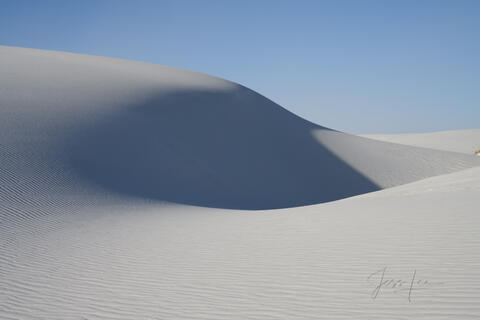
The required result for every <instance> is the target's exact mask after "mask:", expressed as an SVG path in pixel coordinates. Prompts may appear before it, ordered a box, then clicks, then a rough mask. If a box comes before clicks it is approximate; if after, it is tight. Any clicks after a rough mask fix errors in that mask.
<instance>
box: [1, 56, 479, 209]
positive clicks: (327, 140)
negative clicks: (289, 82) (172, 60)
mask: <svg viewBox="0 0 480 320" xmlns="http://www.w3.org/2000/svg"><path fill="white" fill-rule="evenodd" d="M0 58H1V61H2V64H1V70H0V87H1V88H2V91H1V92H0V94H1V96H0V98H1V101H2V107H1V110H0V112H1V114H0V117H1V119H2V122H3V123H4V125H2V127H1V128H0V130H1V132H0V133H1V135H0V139H1V144H0V148H1V153H0V157H1V159H0V161H1V163H2V167H1V171H0V181H1V182H2V187H3V188H2V191H1V194H0V197H1V198H0V199H1V200H2V206H5V207H6V208H7V209H8V210H12V207H15V206H18V205H21V206H27V207H28V206H30V205H33V206H37V207H39V208H42V207H43V208H45V207H52V206H56V205H65V206H68V205H69V204H72V205H74V204H75V205H78V206H80V207H81V206H82V205H83V204H85V205H89V204H92V205H94V204H95V203H102V202H104V201H105V199H110V200H111V199H122V201H124V200H125V199H133V198H138V199H147V200H149V201H161V202H168V203H179V204H187V205H194V206H204V207H215V208H228V209H247V210H256V209H275V208H285V207H296V206H304V205H311V204H317V203H322V202H328V201H333V200H338V199H342V198H346V197H350V196H354V195H358V194H362V193H366V192H371V191H376V190H379V189H382V188H387V187H391V186H395V185H399V184H405V183H409V182H412V181H416V180H419V179H424V178H427V177H430V176H434V175H439V174H445V173H450V172H454V171H458V170H462V169H465V168H469V167H473V166H476V165H478V164H479V163H480V159H478V158H477V157H472V156H467V155H462V154H456V153H451V152H441V151H435V150H428V149H422V148H414V147H407V146H401V145H397V144H389V143H384V142H379V141H374V140H370V139H365V138H361V137H357V136H353V135H349V134H345V133H342V132H337V131H334V130H330V129H328V128H324V127H321V126H318V125H315V124H313V123H311V122H308V121H306V120H304V119H302V118H299V117H297V116H296V115H294V114H292V113H291V112H289V111H287V110H285V109H284V108H282V107H280V106H279V105H277V104H275V103H274V102H272V101H270V100H268V99H266V98H265V97H263V96H261V95H259V94H257V93H255V92H253V91H251V90H249V89H247V88H245V87H243V86H240V85H238V84H235V83H232V82H229V81H226V80H222V79H218V78H214V77H211V76H208V75H204V74H200V73H195V72H191V71H185V70H180V69H175V68H170V67H164V66H157V65H151V64H146V63H140V62H132V61H125V60H118V59H109V58H103V57H95V56H87V55H77V54H70V53H60V52H53V51H43V50H33V49H22V48H12V47H0ZM110 200H109V201H110ZM112 201H113V200H112Z"/></svg>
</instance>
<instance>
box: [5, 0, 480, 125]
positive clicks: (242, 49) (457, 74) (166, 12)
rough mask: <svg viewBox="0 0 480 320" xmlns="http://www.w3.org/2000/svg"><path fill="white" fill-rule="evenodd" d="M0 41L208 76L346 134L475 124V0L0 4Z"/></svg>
mask: <svg viewBox="0 0 480 320" xmlns="http://www.w3.org/2000/svg"><path fill="white" fill-rule="evenodd" d="M0 44H2V45H9V46H20V47H31V48H40V49H50V50H61V51H69V52H77V53H86V54H94V55H101V56H109V57H118V58H125V59H133V60H140V61H146V62H152V63H156V64H163V65H169V66H175V67H180V68H185V69H190V70H195V71H200V72H204V73H208V74H211V75H215V76H218V77H222V78H226V79H228V80H232V81H235V82H239V83H241V84H243V85H245V86H247V87H249V88H252V89H254V90H256V91H258V92H260V93H261V94H263V95H265V96H267V97H268V98H270V99H272V100H274V101H276V102H277V103H279V104H280V105H282V106H284V107H285V108H287V109H289V110H291V111H292V112H294V113H296V114H298V115H300V116H302V117H305V118H307V119H309V120H311V121H313V122H316V123H318V124H320V125H324V126H328V127H331V128H334V129H338V130H343V131H347V132H352V133H377V132H392V133H397V132H427V131H439V130H449V129H462V128H480V1H462V0H457V1H455V0H451V1H441V0H437V1H426V0H424V1H405V0H402V1H400V0H399V1H388V0H384V1H367V0H364V1H355V0H352V1H342V0H337V1H293V0H292V1H261V0H257V1H227V0H224V1H207V0H205V1H202V0H197V1H181V0H175V1H141V0H137V1H85V0H83V1H73V0H72V1H48V0H45V1H21V0H15V1H5V0H0ZM0 63H1V61H0Z"/></svg>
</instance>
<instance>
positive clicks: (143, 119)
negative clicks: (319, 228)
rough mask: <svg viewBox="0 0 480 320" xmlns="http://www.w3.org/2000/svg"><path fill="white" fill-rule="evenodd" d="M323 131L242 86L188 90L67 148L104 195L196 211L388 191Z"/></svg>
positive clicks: (118, 114)
mask: <svg viewBox="0 0 480 320" xmlns="http://www.w3.org/2000/svg"><path fill="white" fill-rule="evenodd" d="M314 129H316V130H318V129H320V130H328V129H325V128H322V127H319V126H317V125H314V124H312V123H310V122H308V121H306V120H303V119H301V118H299V117H297V116H295V115H293V114H292V113H290V112H288V111H287V110H285V109H283V108H281V107H280V106H278V105H276V104H275V103H273V102H272V101H270V100H268V99H266V98H264V97H262V96H261V95H259V94H256V93H255V92H253V91H251V90H249V89H247V88H244V87H242V86H238V85H235V86H232V87H231V88H228V89H223V90H207V89H202V90H200V89H195V88H191V89H185V88H183V89H182V90H170V91H168V92H162V93H160V94H150V96H149V97H148V98H145V99H144V100H143V101H142V102H141V103H138V104H132V105H128V106H124V107H121V108H118V110H114V111H112V112H111V113H110V114H107V115H105V116H103V117H102V118H101V119H98V120H96V121H94V122H93V123H89V124H88V125H87V126H86V127H84V128H82V129H81V130H79V131H78V132H77V134H76V135H75V137H74V139H73V140H72V141H71V142H70V144H69V146H67V147H66V148H67V149H68V150H67V153H68V154H70V155H71V157H70V161H71V165H72V167H73V168H75V170H77V171H78V172H79V173H80V174H81V175H82V176H84V177H87V178H88V179H89V180H91V181H93V182H95V183H98V184H100V185H101V186H103V187H104V188H107V189H111V190H114V191H116V192H121V193H125V194H128V195H131V196H137V197H143V198H150V199H155V200H165V201H171V202H176V203H182V204H189V205H197V206H206V207H217V208H230V209H274V208H284V207H293V206H301V205H309V204H315V203H321V202H326V201H332V200H337V199H341V198H345V197H349V196H353V195H357V194H361V193H365V192H370V191H374V190H378V187H377V186H376V185H375V184H374V183H372V182H371V181H370V180H369V179H367V178H366V177H364V176H363V175H361V174H360V173H358V172H357V171H356V170H354V169H353V168H351V167H350V166H348V165H347V164H346V163H345V162H343V161H342V160H341V159H339V158H338V157H337V156H335V155H334V154H333V153H331V152H330V151H329V150H328V149H327V148H325V147H324V146H323V145H322V144H321V143H319V142H318V141H317V140H315V139H314V138H313V136H312V130H314Z"/></svg>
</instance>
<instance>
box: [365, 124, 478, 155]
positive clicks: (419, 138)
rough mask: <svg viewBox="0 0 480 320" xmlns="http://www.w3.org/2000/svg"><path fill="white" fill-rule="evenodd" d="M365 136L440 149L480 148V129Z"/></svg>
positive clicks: (465, 151) (462, 149)
mask: <svg viewBox="0 0 480 320" xmlns="http://www.w3.org/2000/svg"><path fill="white" fill-rule="evenodd" d="M362 136H363V137H366V138H370V139H375V140H381V141H387V142H393V143H400V144H406V145H410V146H417V147H423V148H431V149H438V150H446V151H453V152H460V153H466V154H473V153H475V151H478V150H479V149H480V129H470V130H454V131H440V132H431V133H403V134H367V135H362Z"/></svg>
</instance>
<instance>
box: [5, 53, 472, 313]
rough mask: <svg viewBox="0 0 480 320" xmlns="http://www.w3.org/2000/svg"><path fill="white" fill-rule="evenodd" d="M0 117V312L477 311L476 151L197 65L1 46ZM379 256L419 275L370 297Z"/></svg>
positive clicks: (391, 273) (403, 272)
mask: <svg viewBox="0 0 480 320" xmlns="http://www.w3.org/2000/svg"><path fill="white" fill-rule="evenodd" d="M0 124H1V125H0V318H5V319H9V318H13V319H18V318H20V319H351V318H356V319H373V318H378V319H393V318H397V319H411V318H414V317H416V318H423V319H441V318H443V319H452V318H455V319H462V318H465V319H475V318H478V316H479V315H480V309H479V307H478V306H479V304H478V302H479V301H480V292H479V289H478V288H479V287H480V271H479V270H480V268H479V266H480V253H479V252H480V250H477V249H480V248H479V241H478V237H476V226H478V222H479V221H478V219H479V218H478V214H476V211H477V210H475V206H477V207H478V201H477V198H478V194H479V191H480V169H479V168H478V167H477V166H479V165H480V158H479V157H476V156H473V155H470V154H461V153H455V152H449V151H440V150H432V149H425V148H419V147H412V146H405V145H400V144H395V143H388V142H382V141H375V140H371V139H367V138H363V137H357V136H353V135H349V134H345V133H342V132H338V131H334V130H331V129H328V128H324V127H321V126H318V125H316V124H313V123H311V122H308V121H306V120H304V119H302V118H299V117H297V116H295V115H294V114H292V113H290V112H289V111H287V110H285V109H283V108H282V107H280V106H278V105H277V104H275V103H274V102H272V101H270V100H268V99H266V98H265V97H263V96H261V95H259V94H257V93H255V92H253V91H251V90H249V89H247V88H245V87H243V86H240V85H238V84H235V83H232V82H228V81H225V80H221V79H217V78H213V77H210V76H207V75H203V74H199V73H195V72H190V71H185V70H180V69H174V68H170V67H163V66H156V65H151V64H146V63H139V62H132V61H124V60H117V59H109V58H102V57H93V56H85V55H76V54H69V53H59V52H51V51H41V50H33V49H21V48H11V47H0ZM469 168H470V169H469ZM433 176H435V177H433ZM429 177H431V178H429ZM425 178H428V179H425ZM420 179H425V180H421V181H417V180H420ZM414 181H417V182H414ZM410 182H414V183H410ZM406 183H410V184H406ZM403 184H405V185H403ZM400 185H401V186H400ZM394 186H397V187H394ZM388 187H394V188H390V189H386V190H382V191H378V192H373V193H369V192H372V191H377V190H381V189H384V188H388ZM356 195H359V196H357V197H352V196H356ZM347 197H352V198H347ZM345 198H347V199H345ZM340 199H343V200H340ZM334 200H340V201H334ZM332 201H333V202H332ZM310 204H316V205H313V206H306V207H299V206H303V205H310ZM277 208H288V209H280V210H262V211H251V210H258V209H277ZM232 209H237V210H232ZM238 209H241V210H238ZM385 266H387V267H388V269H387V271H386V277H397V278H402V279H405V283H404V284H403V288H405V287H407V284H406V283H407V282H409V281H410V280H411V276H412V272H418V277H422V279H423V280H425V279H426V280H428V281H429V282H428V281H427V282H428V283H427V282H421V283H418V286H417V287H414V288H413V292H414V295H413V296H412V290H404V289H403V288H402V290H398V288H391V287H390V288H389V287H388V285H384V286H383V287H382V288H381V290H377V291H378V292H376V291H375V287H376V284H375V283H376V281H377V280H378V279H377V278H378V275H379V273H378V272H377V271H378V270H380V269H381V268H384V267H385ZM415 270H416V271H415ZM416 274H417V273H416ZM369 275H370V278H368V276H369ZM367 278H368V279H367ZM390 285H391V284H390ZM375 292H376V294H375ZM409 296H410V301H409V299H408V298H409ZM372 297H374V298H375V299H373V298H372Z"/></svg>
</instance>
